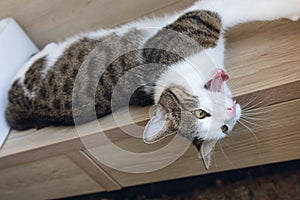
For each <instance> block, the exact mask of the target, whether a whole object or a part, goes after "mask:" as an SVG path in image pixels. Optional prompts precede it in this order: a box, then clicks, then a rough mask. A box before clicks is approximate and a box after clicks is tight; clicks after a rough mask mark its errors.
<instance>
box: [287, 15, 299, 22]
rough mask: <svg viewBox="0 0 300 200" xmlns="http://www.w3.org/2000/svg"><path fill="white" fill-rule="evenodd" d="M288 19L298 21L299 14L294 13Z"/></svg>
mask: <svg viewBox="0 0 300 200" xmlns="http://www.w3.org/2000/svg"><path fill="white" fill-rule="evenodd" d="M289 19H290V20H292V21H294V22H295V21H298V20H299V19H300V15H294V16H292V17H290V18H289Z"/></svg>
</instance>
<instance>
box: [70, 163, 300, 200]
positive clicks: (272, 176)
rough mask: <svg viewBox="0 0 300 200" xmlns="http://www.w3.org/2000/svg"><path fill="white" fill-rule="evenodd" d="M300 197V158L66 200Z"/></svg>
mask: <svg viewBox="0 0 300 200" xmlns="http://www.w3.org/2000/svg"><path fill="white" fill-rule="evenodd" d="M113 199H124V200H125V199H128V200H131V199H132V200H201V199H203V200H204V199H205V200H211V199H220V200H223V199H224V200H227V199H228V200H230V199H232V200H234V199H237V200H248V199H253V200H254V199H258V200H261V199H262V200H269V199H270V200H273V199H274V200H277V199H278V200H280V199H284V200H300V160H298V161H290V162H286V163H278V164H272V165H267V166H260V167H254V168H248V169H242V170H234V171H230V172H224V173H216V174H212V175H204V176H198V177H192V178H186V179H181V180H175V181H167V182H163V183H156V184H149V185H143V186H138V187H132V188H126V189H123V190H121V191H116V192H111V193H99V194H92V195H86V196H80V197H73V198H68V199H66V200H113Z"/></svg>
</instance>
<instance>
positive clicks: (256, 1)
mask: <svg viewBox="0 0 300 200" xmlns="http://www.w3.org/2000/svg"><path fill="white" fill-rule="evenodd" d="M191 9H205V10H210V11H214V12H217V13H219V14H220V16H221V18H222V22H223V25H224V28H229V27H232V26H235V25H237V24H240V23H245V22H250V21H271V20H277V19H281V18H288V19H291V20H293V21H296V20H298V19H299V17H300V0H202V1H198V2H197V3H196V4H195V5H194V6H193V7H192V8H191Z"/></svg>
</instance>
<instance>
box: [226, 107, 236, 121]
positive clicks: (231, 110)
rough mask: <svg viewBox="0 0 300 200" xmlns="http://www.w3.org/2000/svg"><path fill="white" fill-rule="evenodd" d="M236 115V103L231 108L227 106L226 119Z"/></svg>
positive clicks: (228, 119)
mask: <svg viewBox="0 0 300 200" xmlns="http://www.w3.org/2000/svg"><path fill="white" fill-rule="evenodd" d="M235 115H236V105H235V104H234V105H233V106H232V107H231V108H227V109H226V111H225V121H230V120H232V119H233V118H234V117H235Z"/></svg>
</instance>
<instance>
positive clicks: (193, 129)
mask: <svg viewBox="0 0 300 200" xmlns="http://www.w3.org/2000/svg"><path fill="white" fill-rule="evenodd" d="M227 79H228V76H227V74H226V73H225V72H224V71H223V70H220V69H218V70H217V72H216V73H214V74H213V75H212V77H210V79H209V80H207V81H206V82H205V84H203V86H202V87H201V88H199V89H198V90H197V91H196V92H193V94H191V93H190V92H188V91H187V90H186V89H185V88H183V87H180V86H172V87H169V88H167V89H165V90H164V91H163V92H162V93H161V95H160V98H159V100H158V102H157V104H156V105H155V106H154V108H153V110H152V114H151V115H152V117H151V119H150V120H149V122H148V124H147V126H146V127H145V130H144V141H145V142H146V143H155V142H157V141H159V140H161V139H163V138H165V137H166V136H169V135H172V134H175V133H179V134H181V135H182V136H184V137H186V138H187V139H189V140H190V141H193V144H194V145H195V146H196V147H197V149H198V150H199V156H200V157H201V158H203V159H204V161H205V165H206V167H207V168H208V167H209V165H210V153H211V151H212V149H213V147H214V145H215V143H216V141H217V140H219V139H221V138H223V137H225V136H227V135H228V134H229V133H230V131H231V130H232V128H233V127H234V125H235V124H236V122H237V120H238V119H239V118H240V116H241V108H240V105H239V104H237V103H236V102H235V101H234V100H233V99H232V97H231V92H228V91H227V90H228V88H227V86H226V85H225V81H226V80H227Z"/></svg>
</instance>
